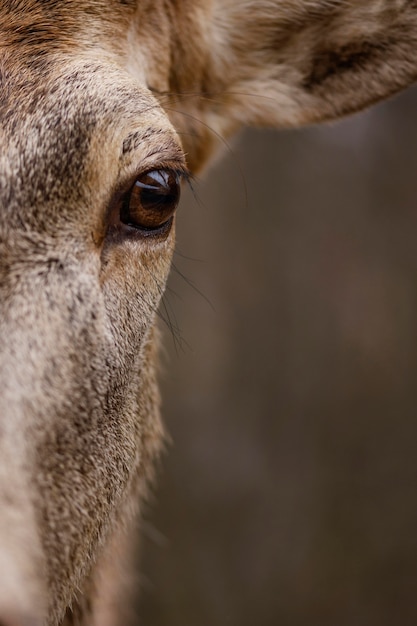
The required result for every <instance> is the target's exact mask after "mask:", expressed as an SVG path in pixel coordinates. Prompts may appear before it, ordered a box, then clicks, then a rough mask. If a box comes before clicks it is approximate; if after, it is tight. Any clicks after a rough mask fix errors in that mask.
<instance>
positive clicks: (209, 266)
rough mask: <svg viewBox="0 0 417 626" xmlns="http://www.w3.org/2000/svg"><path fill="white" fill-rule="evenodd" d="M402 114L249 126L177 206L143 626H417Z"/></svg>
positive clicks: (410, 276) (413, 237) (415, 236)
mask: <svg viewBox="0 0 417 626" xmlns="http://www.w3.org/2000/svg"><path fill="white" fill-rule="evenodd" d="M416 112H417V91H416V90H415V89H414V90H411V91H409V92H408V93H407V94H405V95H402V96H401V97H399V98H396V99H395V100H394V101H391V102H389V103H385V104H383V105H380V106H378V107H376V108H374V109H372V110H371V111H369V112H366V113H364V114H361V115H357V116H355V117H352V118H350V119H348V120H345V121H343V122H341V123H337V124H334V125H332V126H326V127H320V128H309V129H305V130H301V131H291V132H287V131H285V132H266V131H250V132H247V133H246V134H244V135H243V136H241V137H240V138H239V139H238V140H237V141H236V142H233V143H232V144H231V145H230V147H229V149H228V150H226V154H225V156H224V158H223V160H221V161H219V162H218V163H217V164H216V165H215V166H213V167H212V168H211V170H210V172H209V173H208V174H207V175H206V176H205V177H204V179H203V180H202V181H197V182H196V183H195V184H194V187H195V196H194V195H193V194H192V193H188V194H186V196H187V197H186V199H185V201H184V202H183V204H182V207H181V209H180V213H179V220H178V253H177V254H176V256H175V266H176V268H177V270H178V271H176V270H174V271H173V273H172V278H171V281H170V289H169V291H168V293H167V296H166V298H165V306H166V307H167V308H168V309H169V314H170V317H171V323H172V324H173V325H175V326H176V327H178V329H179V330H178V331H176V335H178V333H180V334H181V336H182V338H183V339H182V340H180V339H178V338H177V339H176V341H175V342H174V341H173V339H172V337H171V334H170V333H169V332H166V333H165V334H166V336H165V342H164V344H165V347H166V353H165V354H164V355H163V359H162V361H163V368H162V369H163V371H162V374H161V378H162V386H163V397H164V416H165V421H166V424H167V428H168V430H169V432H170V434H171V436H172V439H173V442H174V443H173V445H172V446H171V447H170V449H169V450H168V454H167V455H166V456H165V458H164V460H163V467H162V471H161V473H160V478H159V481H158V487H157V488H156V489H155V490H154V493H155V495H154V498H153V499H152V500H153V501H152V502H151V503H150V505H149V507H148V508H147V509H146V511H145V518H146V519H145V524H144V533H143V534H144V538H143V541H142V558H141V566H140V571H141V581H140V584H141V597H140V602H139V608H138V615H139V617H140V623H141V624H142V625H143V626H276V625H280V626H290V625H291V626H316V625H317V626H327V625H329V626H345V625H346V626H361V625H362V624H363V625H364V626H373V625H375V626H385V625H386V626H393V625H394V624H395V625H396V624H401V626H408V625H410V626H411V625H413V626H415V624H417V600H416V592H417V507H416V484H417V455H416V441H417V383H416V366H417V245H416V241H417V168H416V166H417V158H416V150H417V115H416ZM179 272H181V273H182V274H183V275H184V276H185V279H183V278H182V277H181V276H180V274H179ZM190 281H191V282H192V283H193V284H195V286H196V288H197V289H198V291H200V292H202V294H203V295H204V297H203V296H201V295H199V293H198V291H197V289H193V288H192V287H190V285H189V284H188V283H189V282H190ZM206 298H207V299H208V300H209V301H210V303H211V305H210V304H208V303H207V301H206ZM161 314H162V315H164V316H166V314H167V313H166V310H165V309H164V307H162V309H161Z"/></svg>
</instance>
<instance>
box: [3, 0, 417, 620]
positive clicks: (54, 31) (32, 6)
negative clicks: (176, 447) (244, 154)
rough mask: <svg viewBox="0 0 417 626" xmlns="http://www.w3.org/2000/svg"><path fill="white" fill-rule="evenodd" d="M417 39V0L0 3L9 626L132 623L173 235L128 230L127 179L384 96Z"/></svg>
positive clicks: (414, 65) (409, 75) (414, 62)
mask: <svg viewBox="0 0 417 626" xmlns="http://www.w3.org/2000/svg"><path fill="white" fill-rule="evenodd" d="M416 43H417V2H415V1H414V0H385V1H384V0H367V2H360V1H359V0H357V1H352V2H346V1H345V0H310V1H308V2H307V1H304V0H259V1H254V0H225V1H220V0H181V1H180V0H152V1H151V0H125V1H123V0H119V1H117V0H90V1H87V0H78V1H75V0H59V1H58V0H3V1H2V2H0V81H1V92H0V116H1V121H2V123H1V128H0V137H1V146H2V150H1V153H0V203H1V213H0V334H1V338H0V380H1V385H0V394H1V395H0V398H1V400H0V401H1V404H0V407H1V413H0V458H1V464H0V501H1V514H0V624H2V626H3V625H9V626H11V625H12V624H23V623H26V621H25V620H31V622H30V623H34V624H48V625H51V626H56V625H58V624H63V623H65V624H71V623H74V624H75V623H76V624H85V625H86V624H89V625H90V626H92V625H94V624H97V625H98V624H100V626H105V625H107V624H108V625H109V626H111V625H115V624H117V623H119V624H120V623H124V618H123V617H121V613H120V609H119V605H121V604H123V603H124V600H123V598H124V593H125V592H124V586H123V582H122V579H123V573H122V572H123V571H124V570H125V569H127V565H126V566H125V562H126V561H127V560H128V559H127V556H128V553H129V551H130V548H129V545H130V543H129V538H128V536H129V535H128V529H129V528H130V526H131V524H132V519H134V518H135V516H136V514H137V502H138V496H139V495H140V494H141V493H142V494H143V492H144V491H145V488H146V483H147V481H148V480H149V478H150V477H151V476H152V467H153V460H154V458H155V457H156V456H157V455H158V453H159V451H160V448H161V441H162V439H163V431H162V427H161V422H160V417H159V395H158V388H157V383H156V372H155V370H156V367H155V362H156V343H157V342H156V336H155V335H156V331H155V318H156V310H157V307H158V304H159V301H160V298H161V295H162V293H163V290H164V286H165V282H166V278H167V275H168V271H169V265H170V259H171V256H172V251H173V246H174V229H172V230H171V232H170V233H166V235H165V236H164V237H162V236H161V237H157V238H152V237H139V236H132V237H130V236H129V237H128V236H123V235H121V234H120V233H118V232H117V233H116V231H115V230H114V228H112V227H111V223H112V222H111V217H110V216H111V215H112V211H113V210H114V203H115V202H116V200H117V198H118V197H119V196H118V194H119V195H120V193H121V191H120V190H121V189H123V188H124V187H126V185H130V184H132V182H134V180H135V178H136V176H137V175H138V173H140V172H145V171H150V170H155V169H158V168H170V169H172V168H174V169H177V170H179V171H182V170H184V167H185V161H187V163H188V167H189V168H190V170H191V171H192V172H195V171H197V170H198V169H200V168H201V167H202V166H203V165H204V163H205V162H206V161H207V159H208V158H209V157H210V156H211V155H212V154H213V152H214V151H215V150H216V148H217V146H218V144H219V143H220V141H219V137H221V136H228V135H230V134H231V133H233V132H235V131H237V130H238V129H239V128H240V127H241V126H243V125H248V124H257V125H274V126H277V127H283V126H294V125H299V124H307V123H311V122H316V121H320V120H325V119H331V118H335V117H338V116H340V115H343V114H346V113H351V112H353V111H356V110H358V109H361V108H362V107H364V106H367V105H369V104H371V103H373V102H374V101H376V100H379V99H381V98H384V97H386V96H388V95H390V94H392V93H394V92H396V91H398V90H399V89H401V88H403V87H405V86H407V85H408V84H410V83H411V82H412V81H413V80H414V79H415V78H416V76H417V57H416V55H415V49H416ZM115 564H118V565H117V567H113V566H114V565H115Z"/></svg>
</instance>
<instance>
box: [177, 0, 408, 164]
mask: <svg viewBox="0 0 417 626" xmlns="http://www.w3.org/2000/svg"><path fill="white" fill-rule="evenodd" d="M186 4H187V7H188V9H187V11H188V13H186V14H182V18H181V23H182V24H183V26H184V28H185V29H186V28H187V25H188V28H189V30H188V33H187V37H185V38H184V37H181V38H178V39H177V42H176V45H175V46H173V47H172V54H171V59H172V61H173V66H172V72H171V91H172V92H173V93H174V98H175V99H174V102H173V105H172V102H171V103H170V104H171V105H172V106H171V107H170V110H171V117H172V118H173V121H174V124H175V126H176V127H177V128H178V130H179V132H180V134H181V136H182V138H183V141H184V147H185V150H186V152H187V154H188V160H189V163H190V166H191V169H192V170H195V169H198V168H199V167H200V166H201V165H202V164H203V163H204V161H205V160H206V158H207V156H208V155H209V154H210V153H211V152H212V149H213V147H214V146H215V145H216V143H217V138H218V137H227V136H229V135H230V134H231V133H233V132H235V131H236V130H238V129H239V128H240V127H241V126H248V125H252V126H275V127H278V128H282V127H289V126H300V125H303V124H310V123H314V122H320V121H323V120H331V119H335V118H338V117H341V116H343V115H347V114H349V113H353V112H355V111H358V110H360V109H362V108H364V107H366V106H368V105H370V104H373V103H374V102H376V101H378V100H380V99H382V98H385V97H387V96H389V95H390V94H393V93H395V92H396V91H398V90H400V89H402V88H404V87H406V86H407V85H410V84H411V83H412V82H413V81H414V80H415V79H416V78H417V54H416V50H417V0H212V3H211V4H209V3H208V4H207V5H204V6H207V9H205V11H204V12H203V11H200V12H198V11H196V12H195V13H194V14H193V19H194V21H192V20H191V18H190V12H189V8H190V5H189V4H188V3H186ZM202 4H203V3H202ZM190 24H192V26H190ZM179 30H181V29H179ZM182 30H184V29H182Z"/></svg>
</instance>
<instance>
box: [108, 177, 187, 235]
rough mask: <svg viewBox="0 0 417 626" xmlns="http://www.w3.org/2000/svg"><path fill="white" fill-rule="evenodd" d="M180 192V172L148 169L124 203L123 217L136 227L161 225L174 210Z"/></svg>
mask: <svg viewBox="0 0 417 626" xmlns="http://www.w3.org/2000/svg"><path fill="white" fill-rule="evenodd" d="M179 196H180V186H179V181H178V175H177V174H175V173H174V172H170V171H169V170H155V171H153V172H148V173H146V174H143V175H142V176H140V178H138V180H137V181H136V182H135V184H134V185H133V187H132V189H131V191H130V193H129V194H128V196H127V198H126V201H125V202H124V204H123V207H122V211H121V214H120V219H121V221H122V222H123V223H124V224H128V225H129V226H133V227H135V228H140V229H144V230H154V229H157V228H160V227H161V226H163V225H164V224H166V222H168V221H169V220H170V218H171V217H172V215H173V214H174V211H175V209H176V207H177V204H178V201H179Z"/></svg>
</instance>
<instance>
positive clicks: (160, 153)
mask: <svg viewBox="0 0 417 626" xmlns="http://www.w3.org/2000/svg"><path fill="white" fill-rule="evenodd" d="M25 69H26V68H23V69H22V67H21V66H17V67H16V66H15V64H14V63H13V62H10V63H9V65H6V68H5V67H4V64H3V77H4V80H3V84H4V92H3V93H4V97H3V98H2V101H1V103H0V116H1V118H2V121H3V127H2V131H1V132H2V147H3V149H2V154H1V156H0V203H1V205H2V213H1V215H2V221H3V222H4V221H7V223H8V224H9V225H11V226H18V225H19V224H22V223H24V224H25V226H31V227H33V228H35V229H37V230H39V229H42V228H47V227H48V224H49V225H51V226H53V227H54V228H55V227H56V223H57V220H58V222H59V221H60V219H61V218H62V220H63V221H64V222H68V220H69V221H70V222H72V221H74V222H76V223H77V222H79V221H80V220H81V221H84V222H85V223H86V225H87V226H89V225H90V224H89V219H90V218H91V219H92V220H94V219H97V212H98V213H102V211H103V207H104V206H105V205H106V203H108V201H109V198H110V197H111V195H112V193H114V190H115V188H116V187H117V186H118V185H119V184H120V182H121V181H122V180H123V179H126V178H129V177H130V178H131V177H132V176H134V174H135V172H140V171H145V170H146V169H152V167H156V165H157V164H158V163H160V162H163V161H172V160H176V161H181V162H183V160H184V157H183V154H182V150H181V145H180V142H179V139H178V137H177V135H176V133H175V131H174V129H173V128H172V126H171V124H170V122H169V120H168V118H167V116H166V115H165V113H164V112H163V110H162V109H161V107H160V106H159V104H158V103H157V101H156V100H155V98H154V97H153V96H152V94H151V93H150V92H149V90H148V89H147V88H146V86H144V85H140V83H138V81H134V82H133V80H131V79H130V77H129V76H128V74H126V73H125V72H124V71H123V70H121V69H120V68H118V67H117V66H116V65H115V64H111V63H107V64H103V63H101V62H99V61H97V60H95V59H93V60H91V59H87V60H86V59H78V60H73V61H71V62H70V63H68V62H67V64H66V65H64V66H63V65H62V64H61V63H60V62H59V60H56V61H55V62H54V63H52V64H51V63H49V65H48V71H47V72H45V73H43V72H39V68H38V71H37V72H36V73H35V72H33V71H32V70H26V71H25ZM11 84H13V89H11V87H10V89H9V88H8V87H9V85H11ZM86 209H88V210H87V211H86Z"/></svg>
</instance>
